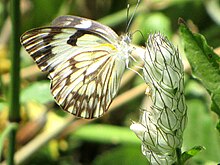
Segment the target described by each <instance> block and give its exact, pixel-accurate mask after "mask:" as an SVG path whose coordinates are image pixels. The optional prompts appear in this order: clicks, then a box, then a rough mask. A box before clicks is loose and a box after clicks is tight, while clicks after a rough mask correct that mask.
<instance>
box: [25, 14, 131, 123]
mask: <svg viewBox="0 0 220 165" xmlns="http://www.w3.org/2000/svg"><path fill="white" fill-rule="evenodd" d="M130 42H131V40H130V36H129V35H128V34H126V35H124V36H120V37H119V36H118V35H117V34H116V33H115V32H114V31H113V30H112V29H111V28H109V27H107V26H105V25H103V24H100V23H98V22H96V21H93V20H90V19H86V18H81V17H77V16H61V17H58V18H56V19H55V20H54V21H53V22H52V26H51V27H43V28H37V29H33V30H30V31H27V32H25V33H24V34H23V35H22V36H21V43H22V45H23V46H24V47H25V49H26V50H27V52H28V53H29V54H30V55H31V57H32V58H33V59H34V61H35V62H36V63H37V65H38V67H39V68H40V69H41V70H42V71H46V72H49V75H48V77H49V78H50V79H51V93H52V95H53V97H54V98H55V100H56V102H57V103H58V104H59V105H60V106H61V107H62V109H64V110H65V111H68V112H69V113H71V114H74V115H76V116H77V117H82V118H87V119H91V118H97V117H100V116H102V115H103V114H104V113H105V112H106V111H107V110H108V108H109V106H110V104H111V102H112V99H113V98H114V97H115V95H116V94H117V92H118V89H119V84H120V81H121V77H122V74H123V72H124V70H125V68H126V66H128V62H129V56H130V54H131V51H132V46H130Z"/></svg>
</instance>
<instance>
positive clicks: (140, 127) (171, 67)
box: [130, 33, 187, 165]
mask: <svg viewBox="0 0 220 165" xmlns="http://www.w3.org/2000/svg"><path fill="white" fill-rule="evenodd" d="M142 60H143V61H144V67H143V77H144V79H145V82H146V84H147V85H148V86H149V88H150V89H147V91H148V96H149V97H150V99H151V102H152V105H151V106H150V108H149V109H146V110H142V111H141V115H140V121H139V123H134V124H132V125H131V127H130V128H131V130H132V131H134V132H135V133H136V135H137V136H138V138H139V139H140V140H141V141H142V153H143V154H144V155H145V156H146V157H147V158H148V160H149V161H150V162H151V164H160V165H163V164H164V165H167V164H168V165H169V164H172V163H174V162H176V160H177V155H176V150H177V149H180V148H181V146H182V134H183V130H184V128H185V124H186V120H187V117H186V109H187V108H186V104H185V98H184V94H183V88H184V87H183V85H184V72H183V64H182V61H181V58H180V56H179V51H178V50H177V49H175V48H174V46H173V45H172V44H171V43H170V42H169V40H168V39H167V38H165V37H164V36H162V35H161V34H160V33H156V34H153V35H150V36H149V38H148V41H147V45H146V52H145V56H144V57H143V56H142ZM149 92H150V94H149Z"/></svg>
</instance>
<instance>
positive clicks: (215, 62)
mask: <svg viewBox="0 0 220 165" xmlns="http://www.w3.org/2000/svg"><path fill="white" fill-rule="evenodd" d="M180 35H181V37H182V41H183V44H184V51H185V54H186V57H187V59H188V60H189V63H190V65H191V67H192V72H193V75H194V77H195V78H196V79H198V80H200V81H201V82H202V83H203V85H204V86H205V88H206V89H207V90H208V91H209V93H210V95H211V98H212V105H211V109H212V111H214V112H216V113H217V114H218V115H220V69H219V68H220V57H219V56H218V55H217V54H215V53H214V52H213V49H212V48H211V47H210V46H209V45H208V44H207V42H206V40H205V38H204V36H202V35H201V34H193V33H192V32H191V31H190V30H189V29H188V28H187V27H186V25H184V24H181V25H180Z"/></svg>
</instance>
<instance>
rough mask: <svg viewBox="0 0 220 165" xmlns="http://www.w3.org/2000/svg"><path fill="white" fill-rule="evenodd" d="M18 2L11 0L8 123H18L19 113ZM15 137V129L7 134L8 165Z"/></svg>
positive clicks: (12, 156)
mask: <svg viewBox="0 0 220 165" xmlns="http://www.w3.org/2000/svg"><path fill="white" fill-rule="evenodd" d="M19 7H20V1H19V0H11V1H10V9H11V13H10V14H11V23H12V26H11V27H12V29H11V50H10V53H11V70H10V78H11V82H10V91H9V97H10V98H9V100H10V102H9V119H8V120H9V122H10V123H14V122H15V123H18V122H19V121H20V112H19V108H20V105H19V87H20V76H19V72H20V56H19V52H20V44H19V35H20V34H19V22H20V8H19ZM15 135H16V129H13V130H12V131H11V132H10V134H9V148H8V159H7V160H8V161H7V164H8V165H13V164H14V153H15Z"/></svg>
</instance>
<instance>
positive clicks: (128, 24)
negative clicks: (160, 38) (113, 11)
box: [125, 0, 141, 33]
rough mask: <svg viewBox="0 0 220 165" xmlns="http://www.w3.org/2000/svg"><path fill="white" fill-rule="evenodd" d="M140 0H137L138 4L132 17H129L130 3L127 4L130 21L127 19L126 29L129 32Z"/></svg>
mask: <svg viewBox="0 0 220 165" xmlns="http://www.w3.org/2000/svg"><path fill="white" fill-rule="evenodd" d="M140 1H141V0H138V1H137V5H136V6H135V9H134V12H133V13H132V16H131V18H130V19H128V17H129V10H130V5H129V4H128V6H127V20H129V21H127V27H126V30H125V32H126V33H127V32H128V29H129V28H130V25H131V22H132V20H133V18H134V15H135V13H136V11H137V8H138V6H139V4H140Z"/></svg>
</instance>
